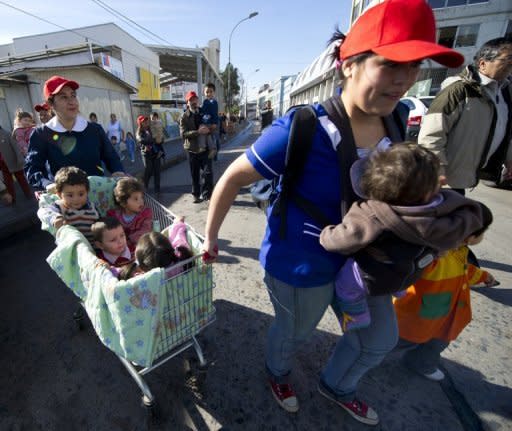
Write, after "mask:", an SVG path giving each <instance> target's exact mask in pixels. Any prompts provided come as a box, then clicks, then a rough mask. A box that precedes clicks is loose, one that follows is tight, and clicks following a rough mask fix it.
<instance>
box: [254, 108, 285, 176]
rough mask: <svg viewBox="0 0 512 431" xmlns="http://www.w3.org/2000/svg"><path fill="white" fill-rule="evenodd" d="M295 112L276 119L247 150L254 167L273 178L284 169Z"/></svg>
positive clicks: (260, 172)
mask: <svg viewBox="0 0 512 431" xmlns="http://www.w3.org/2000/svg"><path fill="white" fill-rule="evenodd" d="M292 117H293V112H292V113H290V114H287V115H285V116H284V117H282V118H279V119H278V120H276V121H275V122H274V123H273V124H272V126H271V127H269V128H268V129H267V130H266V131H264V132H263V134H262V135H261V136H260V137H259V138H258V139H257V140H256V142H254V144H252V145H251V146H250V147H249V148H248V149H247V150H246V152H245V154H246V156H247V158H248V159H249V162H250V163H251V164H252V166H253V167H254V169H256V170H257V171H258V173H259V174H261V175H262V176H263V177H264V178H267V179H272V178H274V177H276V176H279V175H281V174H282V173H283V171H284V166H285V159H286V147H287V146H288V135H289V134H290V125H291V120H292Z"/></svg>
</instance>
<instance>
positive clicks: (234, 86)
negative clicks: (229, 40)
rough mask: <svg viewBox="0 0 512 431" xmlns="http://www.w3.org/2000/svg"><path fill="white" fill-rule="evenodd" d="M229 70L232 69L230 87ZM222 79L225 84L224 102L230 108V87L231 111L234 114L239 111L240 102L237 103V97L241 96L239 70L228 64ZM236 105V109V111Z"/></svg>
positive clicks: (222, 73)
mask: <svg viewBox="0 0 512 431" xmlns="http://www.w3.org/2000/svg"><path fill="white" fill-rule="evenodd" d="M228 68H230V69H231V70H230V77H229V79H230V81H231V82H230V84H231V85H230V86H228ZM220 76H221V78H222V82H223V83H224V102H225V103H226V106H230V103H229V100H228V97H229V95H228V87H230V90H231V111H232V112H234V111H236V110H238V109H239V108H238V102H237V96H238V95H239V94H240V85H239V84H238V79H239V76H238V68H236V67H233V65H232V64H231V63H228V64H227V65H226V68H225V69H224V70H223V71H222V72H221V74H220ZM235 104H236V109H235Z"/></svg>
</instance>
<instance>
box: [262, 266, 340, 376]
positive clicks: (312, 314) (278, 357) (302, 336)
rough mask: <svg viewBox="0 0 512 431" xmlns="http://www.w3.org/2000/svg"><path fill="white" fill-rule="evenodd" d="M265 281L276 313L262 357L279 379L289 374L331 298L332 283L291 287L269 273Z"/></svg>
mask: <svg viewBox="0 0 512 431" xmlns="http://www.w3.org/2000/svg"><path fill="white" fill-rule="evenodd" d="M264 281H265V284H266V285H267V289H268V292H269V295H270V300H271V301H272V305H273V306H274V312H275V319H274V321H273V322H272V325H271V326H270V329H269V331H268V336H267V346H266V352H265V359H266V365H267V369H268V371H269V372H270V373H271V374H272V375H273V376H274V377H277V378H278V377H280V376H286V375H288V374H289V373H290V371H291V369H292V361H293V357H294V354H295V351H296V350H297V348H298V347H300V345H302V344H304V342H306V341H307V340H308V339H309V337H310V336H311V334H312V333H313V331H314V330H315V328H316V326H317V325H318V322H320V319H321V318H322V316H323V315H324V312H325V310H326V309H327V307H328V306H329V304H330V303H331V301H332V299H333V295H334V283H333V282H331V283H328V284H325V285H322V286H318V287H307V288H300V287H293V286H290V285H289V284H286V283H283V282H282V281H279V280H277V279H275V278H274V277H272V276H271V275H270V274H269V273H268V272H265V278H264Z"/></svg>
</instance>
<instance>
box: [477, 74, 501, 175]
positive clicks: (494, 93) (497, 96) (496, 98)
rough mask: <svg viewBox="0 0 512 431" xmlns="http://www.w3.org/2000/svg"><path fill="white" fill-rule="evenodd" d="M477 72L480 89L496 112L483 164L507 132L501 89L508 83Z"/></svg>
mask: <svg viewBox="0 0 512 431" xmlns="http://www.w3.org/2000/svg"><path fill="white" fill-rule="evenodd" d="M478 74H479V75H480V80H481V82H482V89H483V90H484V91H485V93H486V94H487V95H488V96H489V98H490V99H491V100H492V102H493V103H494V106H495V107H496V114H497V118H496V127H495V128H494V135H493V137H492V142H491V146H490V148H489V152H488V153H487V159H486V160H485V163H484V166H485V165H487V162H488V161H489V158H490V157H491V156H492V155H493V154H494V152H495V151H496V150H497V149H498V147H499V146H500V144H501V142H502V141H503V138H504V137H505V134H506V132H507V121H508V106H507V103H506V102H505V100H503V94H502V90H503V87H505V86H506V85H508V81H507V80H505V81H504V82H503V83H501V84H500V83H499V82H498V81H496V80H494V79H491V78H489V77H488V76H485V75H482V74H481V73H480V72H478Z"/></svg>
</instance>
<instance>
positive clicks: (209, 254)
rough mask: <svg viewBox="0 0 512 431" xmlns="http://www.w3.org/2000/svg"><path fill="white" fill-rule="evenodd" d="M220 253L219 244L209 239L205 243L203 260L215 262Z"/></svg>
mask: <svg viewBox="0 0 512 431" xmlns="http://www.w3.org/2000/svg"><path fill="white" fill-rule="evenodd" d="M218 255H219V246H218V245H217V244H216V243H210V242H209V241H208V240H205V241H204V244H203V262H205V263H213V262H215V261H216V260H217V257H218Z"/></svg>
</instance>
